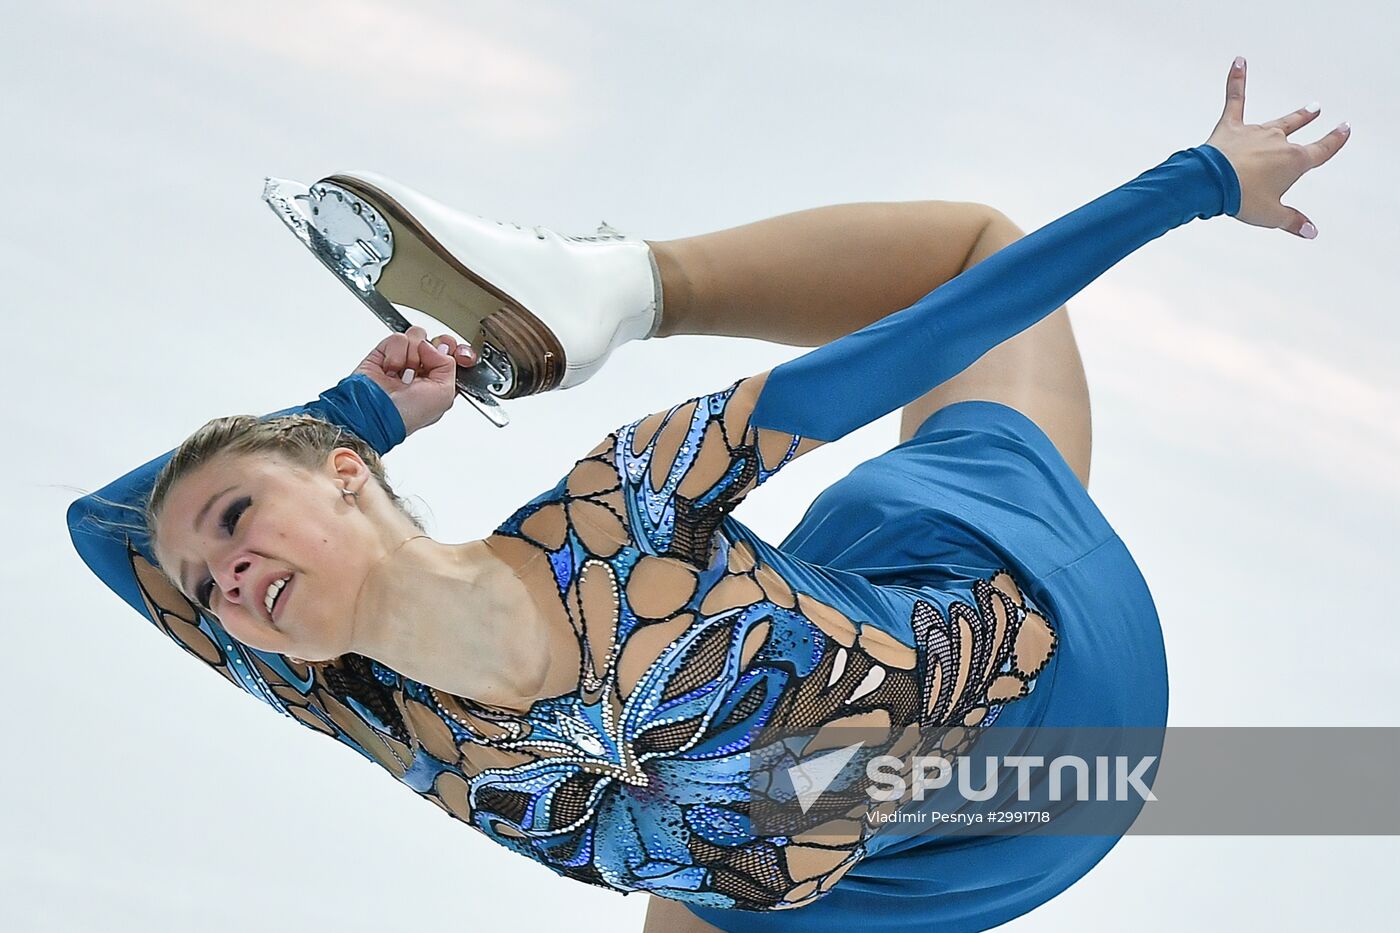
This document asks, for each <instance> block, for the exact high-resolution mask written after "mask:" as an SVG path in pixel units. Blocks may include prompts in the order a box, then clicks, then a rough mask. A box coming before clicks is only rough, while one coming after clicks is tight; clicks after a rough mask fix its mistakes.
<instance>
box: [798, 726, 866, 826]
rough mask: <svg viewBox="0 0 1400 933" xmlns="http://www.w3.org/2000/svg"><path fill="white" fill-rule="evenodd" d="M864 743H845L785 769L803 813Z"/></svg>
mask: <svg viewBox="0 0 1400 933" xmlns="http://www.w3.org/2000/svg"><path fill="white" fill-rule="evenodd" d="M864 744H865V742H864V741H860V742H857V743H855V744H854V745H847V746H846V747H845V748H838V749H835V750H834V751H830V752H827V753H826V754H824V755H818V756H817V757H815V758H810V759H808V760H807V761H805V762H803V763H802V764H800V765H793V766H792V767H790V768H788V769H787V773H788V780H789V781H791V782H792V789H793V791H794V792H795V793H796V794H797V803H798V805H799V806H801V807H802V812H803V813H806V812H807V811H808V810H810V809H811V808H812V804H814V803H816V802H817V798H818V797H820V796H821V795H822V794H823V793H824V792H825V791H826V789H827V788H828V787H830V786H831V782H832V781H834V780H836V775H838V774H840V773H841V769H842V768H844V767H846V762H848V761H850V760H851V756H852V755H854V754H855V753H856V751H857V750H858V749H859V748H860V747H861V746H862V745H864Z"/></svg>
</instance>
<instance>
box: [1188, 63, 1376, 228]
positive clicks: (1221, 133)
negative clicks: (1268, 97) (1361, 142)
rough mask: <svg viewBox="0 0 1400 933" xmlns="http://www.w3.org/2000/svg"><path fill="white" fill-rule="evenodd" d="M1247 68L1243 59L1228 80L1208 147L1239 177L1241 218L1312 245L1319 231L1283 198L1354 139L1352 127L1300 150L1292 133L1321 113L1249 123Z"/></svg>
mask: <svg viewBox="0 0 1400 933" xmlns="http://www.w3.org/2000/svg"><path fill="white" fill-rule="evenodd" d="M1245 67H1246V66H1245V61H1244V59H1243V58H1237V59H1235V63H1234V64H1233V65H1232V66H1231V67H1230V75H1229V77H1228V78H1226V80H1225V112H1224V113H1223V114H1221V116H1220V122H1219V123H1217V124H1216V125H1215V130H1214V131H1213V132H1212V133H1211V134H1210V139H1207V140H1206V143H1207V144H1209V145H1212V146H1214V147H1215V148H1217V149H1219V150H1220V152H1221V153H1222V154H1223V155H1224V156H1225V158H1227V159H1229V160H1230V164H1231V165H1232V166H1234V169H1235V174H1236V175H1238V176H1239V179H1240V210H1239V213H1237V214H1236V215H1235V217H1236V219H1238V220H1242V221H1244V222H1245V223H1247V224H1253V225H1254V226H1256V227H1276V228H1278V229H1280V230H1287V231H1288V232H1289V233H1292V234H1296V235H1297V236H1301V237H1305V238H1306V239H1309V240H1310V239H1312V238H1314V237H1316V236H1317V228H1316V227H1315V226H1313V224H1312V222H1311V221H1309V220H1308V218H1307V217H1305V216H1304V215H1303V213H1302V212H1301V211H1298V210H1296V209H1295V208H1292V207H1289V206H1288V205H1287V204H1283V203H1281V202H1280V200H1279V199H1280V198H1282V197H1283V194H1284V192H1285V191H1287V190H1288V189H1289V188H1291V187H1292V186H1293V183H1294V182H1295V181H1297V180H1298V179H1299V178H1301V177H1302V176H1303V175H1304V174H1305V173H1307V172H1309V171H1311V170H1312V169H1315V168H1317V167H1318V166H1319V165H1322V164H1323V163H1324V162H1326V161H1327V160H1328V159H1330V158H1332V157H1333V156H1334V155H1336V154H1337V153H1338V152H1339V151H1340V150H1341V148H1342V146H1343V145H1344V144H1345V143H1346V141H1347V139H1349V138H1350V136H1351V126H1350V125H1349V124H1347V123H1343V124H1341V125H1340V126H1338V127H1337V128H1336V129H1334V130H1332V132H1330V133H1328V134H1327V135H1326V136H1324V137H1322V138H1321V139H1319V140H1317V141H1316V142H1311V143H1307V144H1306V145H1298V144H1297V143H1292V142H1289V141H1288V136H1289V134H1291V133H1293V132H1294V131H1295V130H1298V129H1300V128H1302V127H1304V126H1307V125H1308V124H1309V123H1311V122H1312V121H1313V120H1314V119H1316V118H1317V115H1318V114H1319V113H1320V112H1321V110H1320V109H1314V110H1309V109H1308V108H1306V107H1303V108H1300V109H1298V110H1295V111H1293V112H1292V113H1290V114H1286V115H1284V116H1282V117H1279V118H1278V119H1277V120H1270V121H1269V122H1268V123H1260V124H1248V123H1245V122H1244V78H1245ZM1314 106H1315V105H1314Z"/></svg>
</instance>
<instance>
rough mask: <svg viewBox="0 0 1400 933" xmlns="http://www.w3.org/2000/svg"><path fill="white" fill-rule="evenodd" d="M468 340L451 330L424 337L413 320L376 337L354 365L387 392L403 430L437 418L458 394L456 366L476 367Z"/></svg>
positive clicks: (417, 426)
mask: <svg viewBox="0 0 1400 933" xmlns="http://www.w3.org/2000/svg"><path fill="white" fill-rule="evenodd" d="M477 360H478V356H477V353H476V351H475V350H474V349H473V348H472V346H471V344H469V343H465V342H461V341H458V340H457V338H456V337H453V336H452V335H451V334H443V335H441V336H439V337H435V338H434V339H433V340H432V341H431V342H430V341H429V340H428V332H427V331H426V330H424V329H423V328H421V327H418V326H417V325H415V326H413V327H410V328H409V329H408V330H407V331H405V332H404V333H402V334H390V335H389V336H388V337H385V338H384V339H383V340H381V341H380V342H379V345H378V346H376V347H375V348H374V349H373V350H371V351H370V352H369V356H367V357H365V359H364V362H362V363H360V365H359V366H357V367H355V372H357V373H363V374H364V375H366V376H368V377H369V378H370V379H371V380H373V382H374V384H375V385H377V386H379V387H380V388H381V389H383V390H384V391H385V393H387V394H388V396H389V398H390V399H391V400H392V401H393V403H394V407H396V408H397V409H398V410H399V415H400V416H401V417H402V418H403V425H404V432H405V434H412V433H413V432H414V431H417V430H418V429H419V428H424V427H427V426H428V425H430V424H433V423H434V422H436V421H438V420H439V419H440V418H442V416H443V415H444V414H446V412H447V410H448V409H449V408H451V407H452V403H453V401H454V400H456V398H457V366H458V365H459V364H460V365H462V366H475V365H476V362H477Z"/></svg>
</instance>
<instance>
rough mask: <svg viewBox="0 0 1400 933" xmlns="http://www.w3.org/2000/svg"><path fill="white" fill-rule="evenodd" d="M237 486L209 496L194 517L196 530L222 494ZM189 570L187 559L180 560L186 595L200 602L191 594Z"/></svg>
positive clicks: (181, 576) (181, 582)
mask: <svg viewBox="0 0 1400 933" xmlns="http://www.w3.org/2000/svg"><path fill="white" fill-rule="evenodd" d="M237 488H238V484H237V483H235V484H234V485H232V486H228V487H226V488H224V489H221V490H219V491H218V492H216V493H214V494H213V495H212V496H210V497H209V501H208V502H206V503H204V508H202V509H200V510H199V512H198V514H196V515H195V517H194V530H195V531H196V532H198V531H199V526H200V525H201V524H202V523H203V522H204V516H206V515H208V514H209V510H210V509H211V508H213V507H214V503H215V502H217V501H218V500H219V497H220V496H222V495H224V494H225V493H228V492H232V491H233V490H235V489H237ZM189 572H190V565H189V564H188V563H186V562H185V561H181V562H180V585H181V586H182V587H184V589H185V595H186V596H187V597H189V598H190V599H192V600H194V601H195V602H199V600H197V599H195V597H194V596H192V595H191V590H190V582H189Z"/></svg>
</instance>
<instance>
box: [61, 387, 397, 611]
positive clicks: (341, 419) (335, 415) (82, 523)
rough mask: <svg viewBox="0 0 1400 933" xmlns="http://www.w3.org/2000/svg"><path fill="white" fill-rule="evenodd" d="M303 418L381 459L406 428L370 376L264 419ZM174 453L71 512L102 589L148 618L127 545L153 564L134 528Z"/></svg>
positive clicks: (77, 539) (75, 534) (76, 539)
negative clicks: (349, 435) (335, 429)
mask: <svg viewBox="0 0 1400 933" xmlns="http://www.w3.org/2000/svg"><path fill="white" fill-rule="evenodd" d="M298 412H304V413H306V414H309V415H315V416H316V417H319V418H323V419H325V420H326V421H330V422H332V423H334V424H337V425H339V426H341V427H343V428H346V429H347V430H349V431H351V432H353V433H354V434H356V435H357V436H358V437H360V438H361V439H362V440H363V441H364V442H365V443H367V444H369V445H370V446H371V447H372V448H374V450H375V451H377V452H378V453H380V454H385V453H387V452H388V451H390V450H391V449H393V448H394V447H395V446H397V445H398V444H401V443H403V439H404V424H403V419H402V418H401V417H400V416H399V413H398V409H397V408H395V407H394V403H393V402H392V401H391V400H390V399H389V396H388V395H386V394H385V393H384V391H383V390H382V389H380V388H379V387H378V386H377V385H375V384H374V382H373V381H371V380H370V378H369V377H368V376H364V375H359V374H356V375H353V376H347V377H346V378H344V379H342V380H341V381H340V382H339V383H337V384H336V385H335V386H334V387H333V388H330V389H327V390H326V391H325V392H322V393H321V395H320V396H319V397H318V398H317V399H316V400H315V401H313V402H308V403H307V404H305V405H299V406H295V407H292V408H284V409H282V410H281V411H277V412H273V413H272V414H270V415H267V416H265V417H268V418H272V417H276V416H277V415H287V414H294V413H298ZM174 453H175V451H173V450H170V451H166V452H165V453H163V454H161V455H160V456H159V457H156V458H155V459H154V460H151V461H150V462H148V463H145V464H143V465H141V466H139V467H137V468H136V469H134V470H132V471H131V472H130V473H127V474H126V475H125V476H123V477H121V478H120V479H117V480H115V481H113V482H111V483H109V484H107V485H106V486H104V487H102V488H101V489H99V490H98V491H97V492H95V493H92V494H90V495H87V496H84V497H83V498H81V499H78V500H77V501H76V502H74V503H73V504H72V505H70V506H69V507H68V532H69V534H70V535H71V536H72V539H73V546H74V547H75V548H76V549H77V551H78V554H79V556H81V557H82V559H83V561H84V563H86V564H87V565H88V567H89V568H90V569H91V570H92V572H93V573H95V574H97V576H98V577H99V578H101V580H102V582H103V583H106V584H107V586H108V587H110V588H111V589H112V591H113V592H114V593H116V594H117V595H118V596H120V597H121V598H122V599H124V600H125V601H126V602H127V604H128V605H130V606H131V607H132V608H133V609H135V610H136V611H137V612H140V613H141V614H142V615H143V616H144V615H147V610H146V607H145V605H144V604H143V602H142V599H141V592H140V589H139V588H138V586H137V581H136V578H135V576H134V575H133V573H132V569H131V558H130V556H129V554H128V552H127V547H128V541H129V542H130V545H131V547H134V548H135V549H136V550H137V551H139V552H140V553H141V554H142V555H143V556H144V557H145V558H146V559H147V560H151V561H152V562H153V558H152V555H151V553H150V544H149V542H148V540H147V536H146V534H145V532H144V531H143V530H140V529H139V528H138V527H132V526H140V525H142V523H143V517H144V511H145V502H146V497H147V496H149V495H150V491H151V486H152V485H154V483H155V479H156V476H157V475H158V474H159V473H160V470H161V467H163V466H165V464H166V462H167V461H168V460H169V459H170V457H171V456H172V455H173V454H174ZM124 528H130V530H129V531H124V530H122V529H124Z"/></svg>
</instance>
